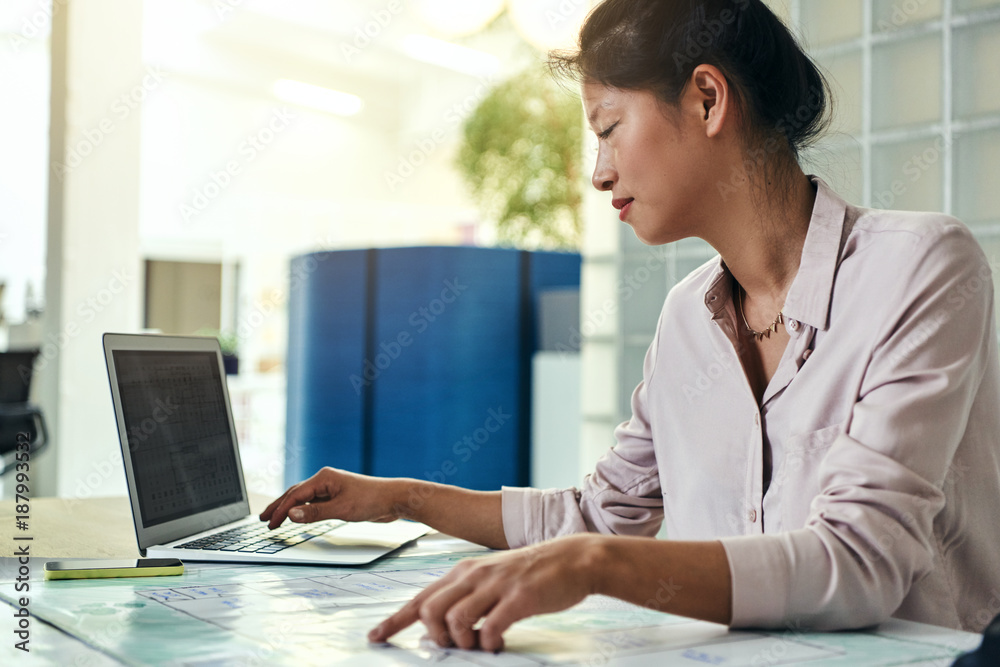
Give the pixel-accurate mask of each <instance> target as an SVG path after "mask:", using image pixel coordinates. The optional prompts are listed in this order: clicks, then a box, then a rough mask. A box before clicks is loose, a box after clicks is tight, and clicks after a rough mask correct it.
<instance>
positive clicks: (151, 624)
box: [0, 536, 978, 667]
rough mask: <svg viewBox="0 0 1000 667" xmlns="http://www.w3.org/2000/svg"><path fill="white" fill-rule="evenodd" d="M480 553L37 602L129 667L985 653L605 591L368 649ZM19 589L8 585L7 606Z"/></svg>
mask: <svg viewBox="0 0 1000 667" xmlns="http://www.w3.org/2000/svg"><path fill="white" fill-rule="evenodd" d="M483 553H487V552H486V551H485V550H482V549H479V548H477V547H474V546H472V545H470V544H469V543H468V542H464V541H458V540H452V539H451V538H445V537H443V536H434V538H425V539H424V540H421V544H419V545H417V546H414V547H410V548H408V549H406V550H404V551H403V552H402V553H401V554H400V555H399V556H398V557H392V558H385V559H382V560H380V561H378V562H376V563H375V564H373V565H370V566H366V567H363V568H343V567H314V566H287V565H282V566H266V567H262V566H258V565H246V564H224V563H220V564H207V563H202V564H199V563H193V564H190V565H189V566H188V570H187V572H186V573H185V574H184V575H182V576H179V577H164V578H135V579H103V580H75V581H39V582H37V583H36V582H33V585H32V591H33V597H32V601H31V606H32V613H33V615H34V616H35V617H36V618H37V619H41V620H43V621H45V622H47V623H49V624H52V625H54V626H56V627H57V628H59V629H60V630H62V631H63V632H65V633H67V634H69V635H72V636H74V637H76V638H77V639H79V640H80V641H81V642H83V643H85V644H86V646H83V645H81V650H84V649H85V650H86V651H92V650H93V649H97V650H98V651H100V652H101V653H103V654H104V655H105V656H107V657H108V658H111V659H113V660H118V661H121V662H122V663H124V664H128V665H178V666H180V665H192V666H193V665H219V664H225V665H243V664H257V665H295V666H296V667H301V666H303V665H358V666H361V665H364V666H365V667H368V666H371V665H404V664H405V665H414V664H425V663H427V664H430V663H434V664H443V665H473V664H474V665H508V666H525V667H531V666H536V665H571V664H572V665H578V664H587V665H606V664H610V665H663V664H669V665H675V664H679V665H684V664H688V665H747V666H748V667H750V666H753V667H756V666H757V665H776V664H797V663H804V664H822V665H827V666H829V665H843V666H845V667H857V666H858V665H907V664H913V665H919V664H924V665H932V664H934V665H939V666H940V665H950V664H951V662H952V661H953V660H954V658H955V656H957V655H958V654H960V653H961V652H962V651H965V650H969V649H971V648H974V647H975V646H976V645H977V644H978V638H977V637H976V636H975V635H971V634H966V633H954V632H951V631H948V630H944V629H940V632H939V633H938V632H936V631H937V630H938V629H936V628H932V627H930V626H917V625H915V624H902V623H900V628H899V630H898V631H894V630H893V629H892V628H891V627H887V626H882V628H881V629H880V630H878V631H875V632H871V633H829V634H809V633H804V632H800V631H797V630H795V629H794V628H793V629H790V630H789V631H787V632H776V633H766V632H730V631H729V630H728V629H727V628H726V627H724V626H722V625H716V624H713V623H704V622H700V621H692V620H690V619H686V618H681V617H678V616H671V615H668V614H662V613H659V612H655V611H652V610H650V609H646V608H644V607H639V606H634V605H630V604H626V603H623V602H620V601H617V600H613V599H610V598H604V597H599V596H595V597H591V598H588V599H587V600H586V601H584V602H583V603H582V604H580V605H578V606H577V607H574V608H573V609H570V610H568V611H565V612H562V613H558V614H549V615H545V616H539V617H536V618H532V619H528V620H526V621H522V622H520V623H517V624H515V625H514V626H513V627H512V628H511V629H510V630H509V631H508V633H507V634H506V636H505V637H506V646H507V650H506V651H504V652H502V653H500V654H498V655H493V654H490V653H481V652H475V651H461V650H451V649H440V648H437V647H435V646H434V645H433V644H431V643H430V642H429V641H428V640H427V639H426V638H424V636H423V634H424V633H423V626H421V625H420V624H416V625H414V626H412V627H410V628H409V629H407V630H406V631H404V632H402V633H400V634H399V635H397V636H396V637H395V638H393V640H392V643H391V644H388V645H378V646H373V645H370V644H369V643H368V642H367V640H366V635H367V633H368V631H369V630H370V629H371V628H373V627H374V626H375V625H376V624H378V622H379V621H381V620H383V619H384V618H385V617H386V616H388V615H389V614H390V613H391V612H392V611H394V610H395V609H397V608H399V606H400V605H401V604H402V603H403V602H405V601H406V600H409V599H410V598H411V597H413V595H414V594H415V593H417V592H418V591H419V590H420V589H421V588H422V587H424V586H426V585H427V584H429V583H430V582H432V581H434V580H436V579H437V578H439V577H441V576H443V575H444V574H445V573H446V572H447V571H448V570H449V569H450V568H451V567H452V566H453V565H454V564H455V562H456V561H458V560H459V559H461V558H467V557H475V556H477V555H482V554H483ZM668 583H669V582H668ZM12 590H13V587H11V586H9V585H7V584H6V583H0V596H2V597H3V598H4V599H6V600H7V601H8V602H12V600H11V591H12ZM891 625H892V624H891V623H890V624H889V626H891ZM956 637H959V638H961V641H956ZM7 644H9V642H7ZM7 649H9V646H4V647H3V649H0V663H2V664H9V665H20V664H59V665H62V664H74V663H73V660H72V658H71V656H67V655H65V649H63V650H62V655H60V654H57V653H58V652H57V651H55V650H54V649H49V647H47V646H45V645H40V643H33V646H32V655H31V658H30V659H28V660H27V661H26V660H25V656H24V655H23V654H21V655H14V654H13V653H10V652H9V651H7ZM5 651H7V652H5ZM8 653H9V654H8ZM88 655H89V654H88ZM108 662H109V664H113V663H112V661H111V660H109V661H108ZM88 664H91V663H88ZM102 664H103V663H102Z"/></svg>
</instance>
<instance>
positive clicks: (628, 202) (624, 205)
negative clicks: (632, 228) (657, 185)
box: [611, 197, 635, 222]
mask: <svg viewBox="0 0 1000 667" xmlns="http://www.w3.org/2000/svg"><path fill="white" fill-rule="evenodd" d="M633 201H635V199H634V198H633V197H624V198H622V199H614V200H612V202H611V205H612V206H614V207H615V208H616V209H618V210H619V211H620V213H618V219H619V220H621V221H622V222H625V217H626V216H627V215H628V210H629V209H630V208H632V202H633Z"/></svg>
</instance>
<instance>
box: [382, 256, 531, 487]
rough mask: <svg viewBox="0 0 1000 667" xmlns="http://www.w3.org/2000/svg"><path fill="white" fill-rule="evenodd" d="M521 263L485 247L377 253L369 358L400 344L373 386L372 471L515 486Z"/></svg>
mask: <svg viewBox="0 0 1000 667" xmlns="http://www.w3.org/2000/svg"><path fill="white" fill-rule="evenodd" d="M520 260H521V253H520V252H517V251H514V250H503V249H494V248H462V247H457V248H448V247H444V248H394V249H387V250H381V251H380V252H379V253H378V256H377V260H376V261H377V267H376V270H375V276H376V278H375V294H376V295H377V299H376V303H375V305H374V307H375V312H376V317H375V337H374V341H373V342H375V343H376V345H377V346H378V349H376V350H373V353H375V352H379V351H383V350H384V348H383V347H382V346H383V345H384V344H385V342H387V341H393V340H397V339H398V338H400V337H402V339H403V340H404V341H405V342H409V345H407V346H406V347H405V348H403V347H401V348H400V349H399V356H398V358H395V359H393V360H391V364H390V365H388V367H387V368H385V369H384V370H383V371H382V372H381V375H380V376H379V378H378V380H377V381H376V382H375V383H374V384H373V387H372V391H373V406H374V411H373V413H372V415H373V420H372V431H371V434H372V440H371V446H372V449H371V451H372V472H373V473H374V474H376V475H380V476H387V477H396V476H412V477H420V478H424V479H436V480H438V481H442V482H447V483H449V484H457V485H459V486H463V487H467V488H475V489H489V488H496V487H497V484H498V483H506V484H514V483H516V482H517V481H518V480H519V478H520V465H521V461H520V460H519V449H520V448H519V436H520V434H519V428H518V424H519V420H520V419H521V417H522V415H521V414H520V405H519V392H520V379H521V378H520V373H521V368H520V365H519V360H520V357H521V353H522V348H523V345H524V341H523V340H522V337H521V335H520V331H519V326H520V320H521V312H520V307H521V295H520V285H519V282H518V271H519V266H520ZM397 342H398V340H397ZM394 349H395V348H394ZM382 353H383V354H384V351H383V352H382ZM383 360H384V361H388V360H386V359H383ZM494 414H496V415H499V417H494V416H492V415H494Z"/></svg>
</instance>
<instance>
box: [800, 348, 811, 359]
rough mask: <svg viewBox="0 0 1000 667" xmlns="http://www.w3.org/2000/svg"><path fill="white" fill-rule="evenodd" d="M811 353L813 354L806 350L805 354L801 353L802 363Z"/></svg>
mask: <svg viewBox="0 0 1000 667" xmlns="http://www.w3.org/2000/svg"><path fill="white" fill-rule="evenodd" d="M812 353H813V351H812V350H806V351H805V352H803V353H802V361H805V360H806V359H808V358H809V355H811V354H812Z"/></svg>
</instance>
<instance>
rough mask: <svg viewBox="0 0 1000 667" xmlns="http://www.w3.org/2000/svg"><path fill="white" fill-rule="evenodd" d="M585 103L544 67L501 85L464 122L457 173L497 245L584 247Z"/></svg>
mask: <svg viewBox="0 0 1000 667" xmlns="http://www.w3.org/2000/svg"><path fill="white" fill-rule="evenodd" d="M582 142H583V120H582V117H581V106H580V98H579V95H577V94H576V93H573V92H571V91H570V90H568V89H567V88H565V87H563V86H560V85H559V84H558V83H556V82H555V81H554V80H553V79H552V77H551V76H550V75H549V74H548V72H547V71H546V70H545V69H544V67H542V66H538V67H534V68H531V69H529V70H528V71H526V72H523V73H522V74H519V75H518V76H515V77H513V78H512V79H510V80H508V81H505V82H504V83H501V84H500V85H498V86H497V87H496V88H494V89H493V90H492V91H490V93H489V94H487V96H486V97H485V98H484V99H483V100H482V102H480V104H479V105H478V106H477V107H476V109H475V110H474V111H473V112H472V114H471V115H470V116H469V117H468V118H467V119H466V121H465V124H464V126H463V128H462V141H461V145H460V147H459V150H458V155H457V167H458V169H459V171H460V172H461V173H462V175H463V176H464V178H465V181H466V183H467V184H468V185H469V187H470V189H471V191H472V195H473V197H474V198H475V199H476V201H477V203H478V204H479V206H480V209H481V211H482V213H483V216H484V217H485V218H486V219H488V220H491V221H492V222H494V223H495V224H496V227H497V236H498V239H499V241H500V242H501V243H502V244H505V245H514V246H519V247H527V248H548V249H563V250H575V249H577V248H579V245H580V219H581V212H580V208H581V201H582V193H581V187H580V172H581V169H582V156H581V147H582Z"/></svg>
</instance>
